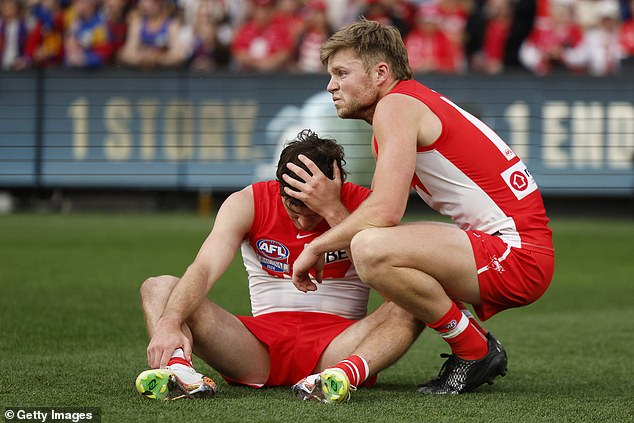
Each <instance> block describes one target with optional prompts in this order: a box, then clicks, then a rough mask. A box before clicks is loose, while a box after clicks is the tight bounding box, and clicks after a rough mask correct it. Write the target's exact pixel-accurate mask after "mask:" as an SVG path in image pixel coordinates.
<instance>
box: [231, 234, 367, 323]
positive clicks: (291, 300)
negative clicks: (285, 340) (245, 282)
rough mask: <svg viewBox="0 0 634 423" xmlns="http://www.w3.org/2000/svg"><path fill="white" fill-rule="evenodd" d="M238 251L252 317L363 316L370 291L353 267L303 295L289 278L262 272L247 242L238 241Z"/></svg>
mask: <svg viewBox="0 0 634 423" xmlns="http://www.w3.org/2000/svg"><path fill="white" fill-rule="evenodd" d="M241 252H242V260H243V262H244V266H245V268H246V271H247V274H248V277H249V293H250V296H251V313H252V314H253V316H258V315H260V314H265V313H274V312H279V311H309V312H318V313H329V314H336V315H338V316H341V317H344V318H346V319H361V318H363V317H365V315H366V314H367V304H368V297H369V295H370V289H369V288H368V286H367V285H365V284H364V283H363V282H361V280H360V279H359V276H357V274H356V271H354V267H352V268H351V270H349V271H348V273H347V274H346V277H344V278H338V279H324V280H323V282H322V283H321V284H317V291H315V292H308V293H303V292H301V291H299V290H297V288H295V286H294V285H293V283H292V282H291V279H290V278H288V277H285V278H279V277H275V276H273V275H271V274H269V273H268V272H266V271H265V270H263V269H262V265H261V263H260V261H259V260H258V258H257V256H256V254H255V251H253V248H252V247H251V245H250V244H249V242H248V240H246V241H243V242H242V245H241Z"/></svg>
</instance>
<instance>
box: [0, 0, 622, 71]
mask: <svg viewBox="0 0 634 423" xmlns="http://www.w3.org/2000/svg"><path fill="white" fill-rule="evenodd" d="M0 5H1V7H0V55H1V56H0V57H1V60H2V62H1V65H2V69H3V70H5V71H20V70H23V69H32V68H41V67H59V68H63V67H66V68H84V69H95V68H103V67H119V68H137V69H143V70H149V69H157V68H190V69H193V70H197V71H201V72H212V71H214V70H229V71H233V72H278V71H282V72H298V73H319V72H325V69H324V67H323V65H322V63H321V61H320V59H319V49H320V46H321V45H322V43H323V42H324V41H325V40H326V39H327V38H328V36H329V35H330V34H332V33H333V31H334V30H336V29H337V28H340V27H341V26H343V25H346V24H348V23H350V22H353V21H355V20H357V19H359V18H360V17H361V16H364V17H365V18H367V19H370V20H376V21H380V22H382V23H386V24H391V25H394V26H395V27H396V28H398V29H399V31H400V32H401V34H402V36H403V39H404V41H405V45H406V47H407V50H408V53H409V59H410V64H411V66H412V69H413V70H414V72H415V73H425V72H434V73H446V74H464V73H483V74H497V73H500V72H504V71H508V70H512V69H522V70H526V71H529V72H532V73H534V74H536V75H547V74H549V73H552V72H555V71H564V72H569V73H573V74H589V75H595V76H603V75H614V74H623V73H634V17H633V15H634V0H576V1H575V0H409V1H408V0H0Z"/></svg>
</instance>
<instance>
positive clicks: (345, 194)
mask: <svg viewBox="0 0 634 423" xmlns="http://www.w3.org/2000/svg"><path fill="white" fill-rule="evenodd" d="M371 192H372V191H371V190H370V189H369V188H366V187H364V186H362V185H358V184H354V183H352V182H344V183H343V185H342V186H341V198H342V199H343V201H344V202H346V200H355V199H360V200H365V199H366V198H367V197H368V195H370V193H371Z"/></svg>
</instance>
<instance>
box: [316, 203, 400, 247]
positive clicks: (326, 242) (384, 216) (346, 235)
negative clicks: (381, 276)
mask: <svg viewBox="0 0 634 423" xmlns="http://www.w3.org/2000/svg"><path fill="white" fill-rule="evenodd" d="M373 195H374V194H371V195H370V197H369V198H368V199H367V200H366V201H365V202H364V203H362V204H361V206H359V208H358V209H357V210H356V211H355V212H354V213H351V214H349V215H348V216H347V217H346V218H345V219H343V220H342V221H341V222H340V223H339V224H338V225H336V226H333V225H331V227H332V229H330V230H329V231H327V232H325V233H324V234H322V235H320V236H319V237H317V238H316V239H315V240H313V241H312V242H311V243H310V244H308V246H307V248H309V249H310V250H311V252H313V253H315V254H323V253H325V252H328V251H335V250H342V249H348V248H349V247H350V242H351V241H352V238H353V237H354V236H355V235H356V234H357V233H359V232H361V231H362V230H364V229H368V228H377V227H388V226H395V225H397V224H398V223H400V219H401V217H402V214H401V215H400V216H399V215H398V211H394V210H391V209H390V208H388V207H386V206H385V205H384V204H381V201H380V200H378V201H377V199H376V198H374V199H373V198H372V196H373Z"/></svg>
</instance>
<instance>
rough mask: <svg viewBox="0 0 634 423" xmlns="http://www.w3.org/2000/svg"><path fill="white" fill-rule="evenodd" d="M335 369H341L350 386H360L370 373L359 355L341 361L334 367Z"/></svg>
mask: <svg viewBox="0 0 634 423" xmlns="http://www.w3.org/2000/svg"><path fill="white" fill-rule="evenodd" d="M334 367H335V368H337V369H341V370H343V371H344V372H345V373H346V376H348V380H349V381H350V384H351V385H352V386H359V385H361V384H362V383H363V382H364V381H365V380H366V379H367V378H368V374H369V373H370V368H369V367H368V362H367V361H365V359H364V358H363V357H361V356H359V355H351V356H350V357H348V358H346V359H344V360H341V361H340V362H339V363H338V364H337V365H336V366H334Z"/></svg>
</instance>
